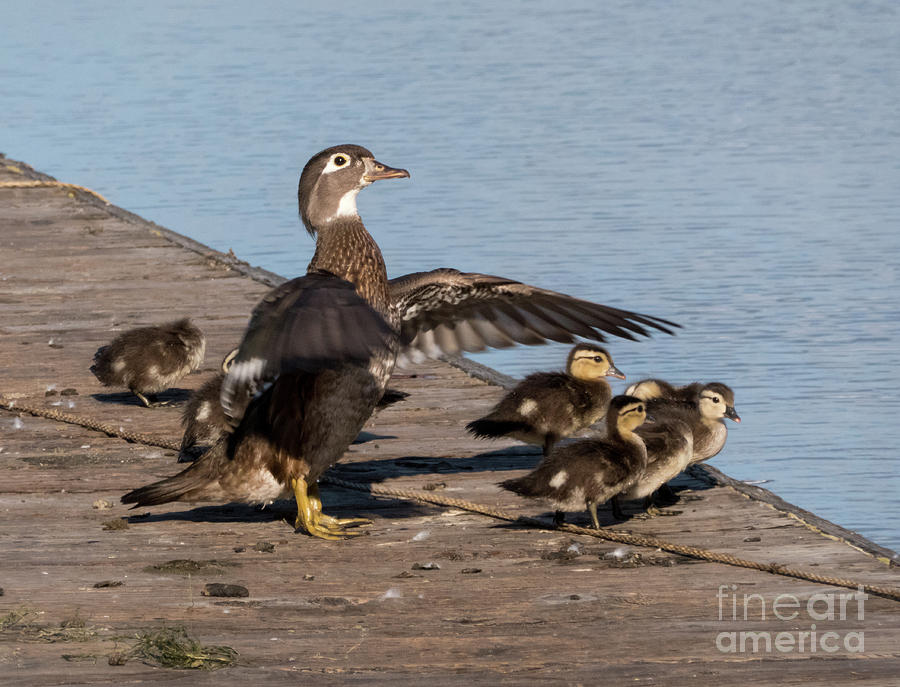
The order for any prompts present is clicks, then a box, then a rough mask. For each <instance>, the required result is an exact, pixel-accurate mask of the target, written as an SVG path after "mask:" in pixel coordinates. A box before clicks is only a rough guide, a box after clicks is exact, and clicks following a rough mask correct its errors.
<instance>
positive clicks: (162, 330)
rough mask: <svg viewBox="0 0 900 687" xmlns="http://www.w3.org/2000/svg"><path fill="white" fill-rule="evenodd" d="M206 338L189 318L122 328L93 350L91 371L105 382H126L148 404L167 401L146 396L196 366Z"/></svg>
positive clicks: (171, 383)
mask: <svg viewBox="0 0 900 687" xmlns="http://www.w3.org/2000/svg"><path fill="white" fill-rule="evenodd" d="M205 353H206V338H205V337H204V336H203V332H201V331H200V330H199V329H198V328H197V327H195V326H194V325H193V324H191V321H190V319H188V318H184V319H181V320H176V321H175V322H168V323H166V324H161V325H156V326H152V327H140V328H138V329H131V330H129V331H127V332H123V333H122V334H120V335H119V336H117V337H116V338H115V339H113V340H112V342H111V343H110V344H109V345H108V346H101V347H100V348H99V349H97V352H96V353H94V364H93V365H91V372H93V373H94V376H95V377H96V378H97V379H99V380H100V383H101V384H103V385H104V386H124V387H126V388H128V389H130V390H131V392H132V393H133V394H134V395H135V396H137V397H138V398H139V399H140V401H141V403H143V404H144V405H145V406H147V407H148V408H151V407H154V406H158V405H165V404H164V403H158V402H156V401H155V399H153V400H148V398H147V396H152V395H153V394H158V393H159V392H160V391H165V390H166V389H168V388H170V387H171V386H172V385H173V384H175V383H176V382H178V381H179V380H180V379H181V378H182V377H184V376H185V375H186V374H188V373H189V372H191V371H193V370H196V369H197V368H198V367H200V365H201V363H202V362H203V356H204V355H205Z"/></svg>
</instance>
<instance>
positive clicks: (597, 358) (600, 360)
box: [594, 355, 603, 363]
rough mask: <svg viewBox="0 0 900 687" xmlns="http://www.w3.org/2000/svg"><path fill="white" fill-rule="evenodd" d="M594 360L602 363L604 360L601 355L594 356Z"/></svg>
mask: <svg viewBox="0 0 900 687" xmlns="http://www.w3.org/2000/svg"><path fill="white" fill-rule="evenodd" d="M594 362H595V363H602V362H603V358H601V357H600V356H599V355H595V356H594Z"/></svg>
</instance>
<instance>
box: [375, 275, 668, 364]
mask: <svg viewBox="0 0 900 687" xmlns="http://www.w3.org/2000/svg"><path fill="white" fill-rule="evenodd" d="M390 289H391V299H392V300H393V302H394V304H395V305H396V306H397V308H398V310H399V312H400V318H401V334H400V337H401V339H400V343H401V346H404V347H405V350H404V353H405V354H406V355H407V356H410V357H414V358H415V357H421V356H422V355H423V354H424V355H425V356H428V357H437V356H439V355H442V354H450V355H456V354H459V353H460V352H461V351H481V350H484V349H485V348H488V347H493V348H505V347H508V346H513V345H514V344H517V343H520V344H543V343H547V340H548V339H549V340H553V341H560V342H563V343H571V342H573V341H574V340H575V338H574V337H576V336H580V337H584V338H586V339H594V340H596V341H604V340H605V339H604V335H603V334H604V333H607V334H612V335H614V336H619V337H622V338H625V339H631V340H634V339H635V336H636V335H640V336H649V331H648V328H653V329H657V330H659V331H662V332H666V333H667V334H672V333H673V332H672V328H675V327H678V326H679V325H677V324H675V323H674V322H669V321H668V320H663V319H660V318H658V317H652V316H650V315H642V314H640V313H635V312H630V311H628V310H619V309H618V308H611V307H609V306H607V305H600V304H598V303H591V302H590V301H584V300H581V299H579V298H573V297H572V296H567V295H565V294H562V293H557V292H556V291H549V290H547V289H540V288H537V287H535V286H529V285H528V284H522V283H521V282H517V281H513V280H512V279H504V278H503V277H493V276H491V275H488V274H476V273H473V272H460V271H458V270H455V269H450V268H441V269H436V270H432V271H431V272H416V273H413V274H407V275H405V276H403V277H397V278H396V279H392V280H391V281H390ZM417 354H418V355H417Z"/></svg>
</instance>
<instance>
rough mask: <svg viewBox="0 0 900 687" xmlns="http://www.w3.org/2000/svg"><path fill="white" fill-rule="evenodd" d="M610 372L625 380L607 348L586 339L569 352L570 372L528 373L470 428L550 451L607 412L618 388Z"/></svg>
mask: <svg viewBox="0 0 900 687" xmlns="http://www.w3.org/2000/svg"><path fill="white" fill-rule="evenodd" d="M604 377H617V378H619V379H625V375H623V374H622V373H621V372H619V370H618V369H617V368H616V366H615V365H613V361H612V356H610V354H609V352H608V351H607V350H606V349H605V348H602V347H600V346H597V345H596V344H592V343H580V344H578V345H577V346H575V347H574V348H573V349H572V350H571V351H570V352H569V357H568V359H567V360H566V371H565V372H535V373H534V374H530V375H528V376H527V377H526V378H525V379H523V380H522V381H521V382H520V383H519V384H518V385H517V386H516V387H515V388H514V389H513V390H512V391H510V392H509V393H508V394H507V395H506V396H504V397H503V398H502V399H501V400H500V402H499V403H498V404H497V405H495V406H494V409H493V410H491V412H490V413H488V414H487V415H485V416H484V417H483V418H480V419H478V420H474V421H472V422H470V423H469V424H468V425H466V429H468V430H469V431H470V432H471V433H472V434H474V435H475V436H476V437H479V438H491V439H498V438H500V437H505V436H508V437H512V438H513V439H518V440H519V441H524V442H525V443H527V444H537V445H538V446H542V447H543V451H544V455H545V456H546V455H548V454H549V453H550V450H551V449H552V448H553V444H555V443H556V442H557V441H558V440H559V439H562V438H565V437H568V436H571V435H572V434H575V433H576V432H579V431H581V430H582V429H585V428H587V427H590V426H591V425H592V424H594V423H595V422H597V421H598V420H600V419H601V418H602V417H603V416H604V415H605V414H606V408H607V406H608V405H609V399H610V398H611V397H612V390H611V389H610V386H609V384H608V383H607V382H606V380H605V379H604Z"/></svg>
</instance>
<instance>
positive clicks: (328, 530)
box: [291, 477, 366, 541]
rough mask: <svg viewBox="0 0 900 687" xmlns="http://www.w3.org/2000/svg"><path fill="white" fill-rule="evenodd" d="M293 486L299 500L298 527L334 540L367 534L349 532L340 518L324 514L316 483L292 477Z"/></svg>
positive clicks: (322, 537)
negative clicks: (342, 526)
mask: <svg viewBox="0 0 900 687" xmlns="http://www.w3.org/2000/svg"><path fill="white" fill-rule="evenodd" d="M291 488H292V489H293V490H294V499H295V500H296V501H297V519H296V520H295V521H294V527H295V528H296V529H298V530H301V529H302V530H304V531H305V532H306V533H307V534H309V535H311V536H313V537H319V539H329V540H332V541H334V540H337V539H343V538H344V537H352V536H356V535H360V534H366V533H365V532H348V531H346V530H344V529H342V528H341V524H342V523H341V522H340V520H338V519H337V518H332V517H331V516H327V515H323V514H322V500H321V499H320V498H319V490H318V487H317V486H316V485H315V484H314V485H313V486H312V487H309V486H308V485H307V483H306V480H305V479H303V478H302V477H297V478H293V479H291Z"/></svg>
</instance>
